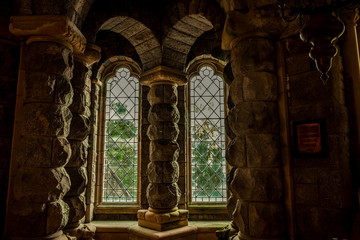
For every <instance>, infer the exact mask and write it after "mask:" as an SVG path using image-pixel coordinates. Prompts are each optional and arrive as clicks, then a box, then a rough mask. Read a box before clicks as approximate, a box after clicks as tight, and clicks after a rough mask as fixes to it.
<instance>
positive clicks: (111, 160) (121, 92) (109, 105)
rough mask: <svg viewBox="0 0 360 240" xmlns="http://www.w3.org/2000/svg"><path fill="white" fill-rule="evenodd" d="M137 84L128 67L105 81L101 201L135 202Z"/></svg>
mask: <svg viewBox="0 0 360 240" xmlns="http://www.w3.org/2000/svg"><path fill="white" fill-rule="evenodd" d="M138 85H139V84H138V80H137V79H136V78H134V77H131V76H130V71H129V69H127V68H120V69H119V70H118V71H117V73H116V76H115V77H112V78H110V79H109V80H108V81H107V85H106V87H107V89H106V90H107V93H106V106H105V107H106V120H105V153H104V180H103V182H104V184H103V201H104V202H136V201H137V165H138V163H137V161H138V146H137V145H138V94H139V90H138Z"/></svg>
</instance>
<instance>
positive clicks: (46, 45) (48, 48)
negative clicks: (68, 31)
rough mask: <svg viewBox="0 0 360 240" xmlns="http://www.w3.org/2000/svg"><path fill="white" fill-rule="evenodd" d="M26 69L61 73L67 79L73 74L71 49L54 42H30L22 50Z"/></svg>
mask: <svg viewBox="0 0 360 240" xmlns="http://www.w3.org/2000/svg"><path fill="white" fill-rule="evenodd" d="M23 56H24V59H23V61H24V66H25V68H26V71H30V72H35V71H41V72H47V73H54V74H59V75H63V76H64V77H66V78H67V79H69V80H70V79H71V78H72V76H73V74H72V73H73V67H74V63H73V56H72V53H71V50H70V49H69V48H67V47H65V46H64V45H62V44H59V43H55V42H32V43H31V44H29V45H27V48H26V49H25V52H24V55H23Z"/></svg>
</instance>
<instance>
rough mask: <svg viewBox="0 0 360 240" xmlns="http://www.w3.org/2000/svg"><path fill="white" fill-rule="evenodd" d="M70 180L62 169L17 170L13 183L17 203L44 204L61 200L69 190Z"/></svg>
mask: <svg viewBox="0 0 360 240" xmlns="http://www.w3.org/2000/svg"><path fill="white" fill-rule="evenodd" d="M70 184H71V183H70V178H69V175H68V174H67V172H66V171H65V169H64V168H62V167H60V168H53V169H47V168H26V169H19V170H18V172H17V174H16V176H15V181H14V186H15V187H14V190H13V193H14V198H15V200H17V201H22V200H26V201H31V202H35V203H36V202H37V203H46V202H52V201H57V200H59V199H61V198H62V197H63V196H64V195H65V194H66V193H67V192H68V191H69V189H70Z"/></svg>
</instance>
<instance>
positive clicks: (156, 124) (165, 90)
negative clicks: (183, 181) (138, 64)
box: [138, 66, 188, 231]
mask: <svg viewBox="0 0 360 240" xmlns="http://www.w3.org/2000/svg"><path fill="white" fill-rule="evenodd" d="M140 83H141V84H143V85H148V86H150V91H149V93H148V96H147V98H148V101H149V103H150V105H151V106H150V110H149V114H148V121H149V122H150V124H151V125H150V126H149V128H148V130H147V136H148V137H149V139H150V141H151V142H150V147H149V153H150V156H149V157H150V163H149V164H148V166H147V175H148V179H149V182H150V184H149V185H148V187H147V189H146V197H147V200H148V202H149V209H148V210H140V211H139V212H138V223H139V226H143V227H147V228H151V229H155V230H158V231H163V230H168V229H172V228H178V227H182V226H187V224H188V220H187V219H188V211H187V210H178V208H177V206H178V203H179V199H180V196H181V191H180V189H179V187H178V185H177V182H178V179H179V165H178V162H177V158H178V156H179V145H178V143H177V138H178V135H179V127H178V122H179V119H180V114H179V110H178V108H177V102H178V93H177V86H178V85H184V84H185V83H186V78H185V74H184V73H183V72H180V71H176V70H173V69H170V68H167V67H163V66H160V67H157V68H155V69H152V70H150V71H148V72H145V73H144V74H143V75H142V77H141V79H140Z"/></svg>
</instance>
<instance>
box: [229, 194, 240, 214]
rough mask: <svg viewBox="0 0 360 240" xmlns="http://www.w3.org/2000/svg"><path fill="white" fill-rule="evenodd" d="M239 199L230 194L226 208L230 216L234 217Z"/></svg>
mask: <svg viewBox="0 0 360 240" xmlns="http://www.w3.org/2000/svg"><path fill="white" fill-rule="evenodd" d="M237 201H238V199H236V198H235V197H234V195H232V194H231V195H230V197H229V198H228V199H227V202H226V208H227V210H228V216H229V218H231V219H233V218H234V216H233V214H234V211H235V209H236V203H237Z"/></svg>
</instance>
